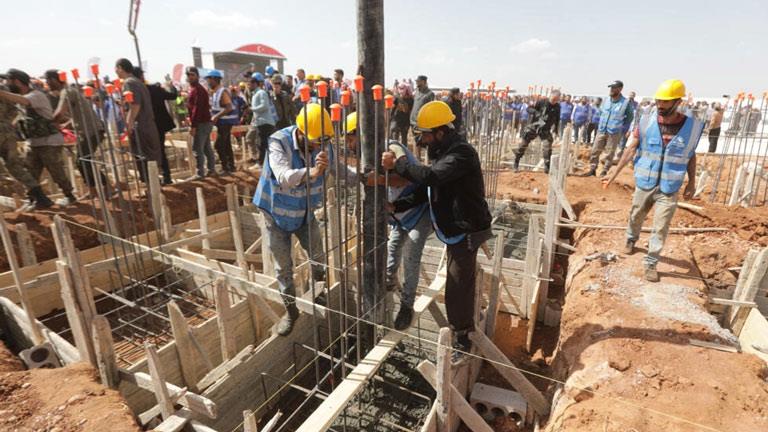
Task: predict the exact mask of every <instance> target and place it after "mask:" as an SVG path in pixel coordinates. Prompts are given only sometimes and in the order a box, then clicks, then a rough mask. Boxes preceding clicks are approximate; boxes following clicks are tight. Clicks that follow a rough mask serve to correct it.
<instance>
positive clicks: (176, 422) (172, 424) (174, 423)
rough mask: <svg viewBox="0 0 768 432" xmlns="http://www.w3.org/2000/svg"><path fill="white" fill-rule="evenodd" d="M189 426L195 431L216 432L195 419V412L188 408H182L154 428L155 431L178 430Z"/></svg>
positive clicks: (167, 431) (172, 431) (174, 431)
mask: <svg viewBox="0 0 768 432" xmlns="http://www.w3.org/2000/svg"><path fill="white" fill-rule="evenodd" d="M185 426H189V427H190V428H191V429H192V430H193V431H194V432H216V430H215V429H212V428H210V427H208V426H206V425H204V424H202V423H200V422H199V421H197V420H194V413H193V412H192V411H190V410H188V409H186V408H182V409H180V410H178V411H176V412H175V413H173V415H172V416H170V417H169V418H167V419H166V420H165V421H163V422H162V423H160V425H158V426H157V427H155V428H154V429H153V431H154V432H177V431H180V430H183V429H184V427H185Z"/></svg>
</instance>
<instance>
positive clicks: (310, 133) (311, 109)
mask: <svg viewBox="0 0 768 432" xmlns="http://www.w3.org/2000/svg"><path fill="white" fill-rule="evenodd" d="M305 109H306V110H307V123H308V124H309V127H306V126H305V125H304V110H305ZM322 123H324V125H322ZM296 126H298V128H299V130H300V131H301V132H303V133H304V135H306V136H307V138H308V139H309V140H310V141H314V140H316V139H319V138H320V134H321V129H322V131H323V132H324V135H325V136H327V137H332V136H333V123H331V115H330V114H328V111H326V110H324V109H322V108H321V107H320V105H318V104H316V103H311V104H307V105H306V106H304V108H302V109H301V111H299V115H297V116H296ZM323 128H324V129H323Z"/></svg>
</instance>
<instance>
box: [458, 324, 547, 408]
mask: <svg viewBox="0 0 768 432" xmlns="http://www.w3.org/2000/svg"><path fill="white" fill-rule="evenodd" d="M469 338H470V339H471V340H472V342H473V344H474V345H475V346H476V347H477V348H478V349H479V350H480V352H481V353H482V354H483V355H484V356H485V357H486V358H487V359H488V360H490V361H489V363H490V364H491V365H492V366H493V367H494V368H496V370H497V371H498V372H499V374H501V376H502V377H504V379H505V380H507V382H509V383H510V384H512V386H513V387H514V388H515V390H517V391H518V392H520V394H521V395H522V396H523V397H524V398H525V399H526V400H527V401H528V403H529V404H531V406H532V407H533V409H534V410H536V412H537V413H539V414H541V415H547V414H549V409H550V406H549V402H548V401H547V399H546V398H545V397H544V395H543V394H541V392H540V391H539V390H538V389H537V388H536V387H535V386H534V385H533V384H531V382H530V381H528V379H527V378H525V376H524V375H523V374H522V373H521V372H520V371H519V370H517V367H515V365H513V364H512V362H510V361H509V359H508V358H507V356H505V355H504V353H503V352H501V350H499V349H498V348H497V347H496V345H494V344H493V342H492V341H491V340H490V339H488V337H487V336H485V335H484V334H483V333H482V332H477V331H476V332H472V333H470V334H469Z"/></svg>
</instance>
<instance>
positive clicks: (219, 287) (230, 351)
mask: <svg viewBox="0 0 768 432" xmlns="http://www.w3.org/2000/svg"><path fill="white" fill-rule="evenodd" d="M215 294H216V314H217V315H218V317H219V338H220V341H221V357H222V358H223V359H224V361H227V360H229V359H231V358H233V357H234V356H235V355H237V343H236V340H235V329H234V328H233V321H232V320H233V318H234V317H233V315H232V305H231V302H230V299H229V288H228V287H227V284H226V282H225V281H224V279H221V278H219V279H216V282H215Z"/></svg>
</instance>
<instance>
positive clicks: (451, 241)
mask: <svg viewBox="0 0 768 432" xmlns="http://www.w3.org/2000/svg"><path fill="white" fill-rule="evenodd" d="M427 198H428V201H429V217H430V218H431V219H432V228H434V229H435V235H436V236H437V238H438V239H439V240H440V241H441V242H443V243H445V244H447V245H455V244H456V243H460V242H461V241H462V240H464V238H465V237H466V236H467V235H466V234H464V233H462V234H457V235H455V236H452V237H448V236H446V235H445V234H444V233H443V232H442V231H441V230H440V227H439V226H437V218H436V217H435V210H434V208H432V186H427Z"/></svg>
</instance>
